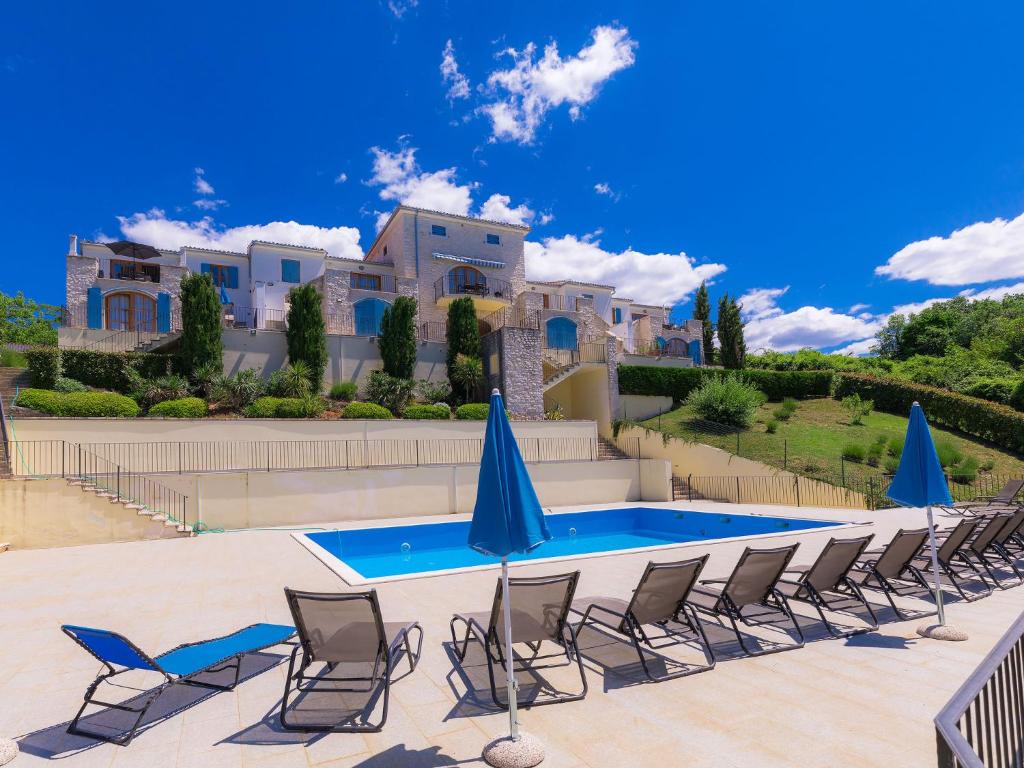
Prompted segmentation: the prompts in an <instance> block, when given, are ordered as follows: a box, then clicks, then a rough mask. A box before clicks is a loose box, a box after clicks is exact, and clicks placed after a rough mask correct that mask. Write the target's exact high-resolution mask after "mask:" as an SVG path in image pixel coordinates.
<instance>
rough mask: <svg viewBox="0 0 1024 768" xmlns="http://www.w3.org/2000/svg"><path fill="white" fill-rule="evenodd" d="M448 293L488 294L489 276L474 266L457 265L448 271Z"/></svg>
mask: <svg viewBox="0 0 1024 768" xmlns="http://www.w3.org/2000/svg"><path fill="white" fill-rule="evenodd" d="M448 293H450V294H461V293H469V294H475V295H479V296H486V295H487V276H486V275H485V274H484V273H483V272H481V271H480V270H479V269H476V268H474V267H455V269H453V270H452V271H451V272H449V273H448Z"/></svg>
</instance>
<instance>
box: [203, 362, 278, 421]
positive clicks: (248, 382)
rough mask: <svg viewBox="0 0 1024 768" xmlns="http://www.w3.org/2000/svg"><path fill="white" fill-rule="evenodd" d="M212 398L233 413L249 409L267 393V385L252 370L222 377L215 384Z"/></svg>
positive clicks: (248, 369) (247, 369)
mask: <svg viewBox="0 0 1024 768" xmlns="http://www.w3.org/2000/svg"><path fill="white" fill-rule="evenodd" d="M212 389H213V391H212V393H211V396H212V398H213V401H214V402H215V403H217V405H219V406H221V407H223V408H229V409H231V410H232V411H241V410H244V409H245V408H248V407H249V406H250V405H252V404H253V403H254V402H256V400H257V399H258V398H260V397H262V396H263V393H264V392H266V389H267V388H266V384H264V383H263V379H261V378H260V375H259V374H258V373H256V371H255V370H253V369H252V368H246V369H244V370H241V371H239V372H238V373H236V374H235V375H234V376H220V377H218V378H217V379H215V380H214V382H213V388H212Z"/></svg>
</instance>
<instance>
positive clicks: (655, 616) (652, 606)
mask: <svg viewBox="0 0 1024 768" xmlns="http://www.w3.org/2000/svg"><path fill="white" fill-rule="evenodd" d="M707 561H708V555H704V556H703V557H697V558H694V559H692V560H681V561H679V562H675V563H654V562H650V563H648V564H647V568H645V569H644V572H643V575H642V576H641V577H640V582H639V583H638V584H637V586H636V588H635V589H634V590H633V595H632V597H631V598H630V599H629V600H623V599H622V598H617V597H588V598H581V599H580V600H577V601H575V602H574V603H573V608H572V610H573V612H574V613H577V614H580V615H581V616H582V618H581V619H580V621H579V623H578V624H577V625H576V634H577V635H578V634H579V633H580V631H581V630H582V629H583V627H584V626H586V625H587V623H588V622H589V623H591V624H598V625H600V626H602V627H606V628H608V629H611V630H612V631H614V632H618V633H620V634H623V635H625V636H626V637H628V638H629V641H630V643H631V644H632V645H633V648H634V649H635V650H636V653H637V656H639V657H640V666H641V667H642V668H643V670H644V674H645V675H646V676H647V679H648V680H650V681H652V682H659V681H661V680H672V679H674V678H677V677H685V676H687V675H693V674H696V673H698V672H706V671H708V670H709V669H714V667H715V657H714V654H712V653H711V646H710V645H709V644H708V638H707V636H706V635H705V634H704V627H703V626H702V625H701V623H700V618H698V616H697V612H696V611H695V610H694V608H693V606H692V605H690V604H689V603H688V602H687V599H688V598H689V596H690V592H691V591H692V590H693V587H694V585H695V584H696V583H697V579H698V577H699V576H700V573H701V571H702V570H703V569H704V565H705V563H707ZM672 624H675V625H678V626H681V627H682V628H683V629H684V630H686V631H687V634H681V633H680V632H679V631H678V630H677V629H675V628H674V627H673V626H672ZM644 627H647V628H648V629H646V630H645V629H644ZM651 627H658V628H659V630H660V632H659V634H657V635H655V636H653V637H652V636H651V635H652V633H651V629H650V628H651ZM692 639H695V640H697V642H698V643H699V644H700V645H701V650H702V651H704V653H705V657H706V658H707V659H710V663H709V664H701V665H693V666H687V667H685V668H684V669H682V670H680V671H678V672H673V673H669V674H665V675H655V674H653V673H652V672H651V670H650V668H649V666H648V663H647V659H646V657H645V656H644V651H643V648H642V647H641V643H642V644H643V645H646V646H647V647H648V648H650V649H652V650H655V651H657V650H660V649H662V648H667V647H669V646H671V645H678V644H680V643H683V642H686V641H688V640H692Z"/></svg>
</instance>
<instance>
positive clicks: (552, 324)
mask: <svg viewBox="0 0 1024 768" xmlns="http://www.w3.org/2000/svg"><path fill="white" fill-rule="evenodd" d="M546 327H547V335H548V346H549V347H550V348H552V349H576V323H574V322H573V321H572V320H570V319H569V318H567V317H553V318H551V319H550V320H548V322H547V325H546Z"/></svg>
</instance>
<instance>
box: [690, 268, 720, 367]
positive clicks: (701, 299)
mask: <svg viewBox="0 0 1024 768" xmlns="http://www.w3.org/2000/svg"><path fill="white" fill-rule="evenodd" d="M693 319H694V320H700V321H701V323H702V324H703V328H704V339H703V346H704V364H705V365H711V364H712V363H713V362H714V361H715V326H713V325H712V324H711V299H710V298H709V297H708V287H707V285H706V284H705V283H703V282H701V284H700V288H698V289H697V295H696V296H695V297H694V300H693Z"/></svg>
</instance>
